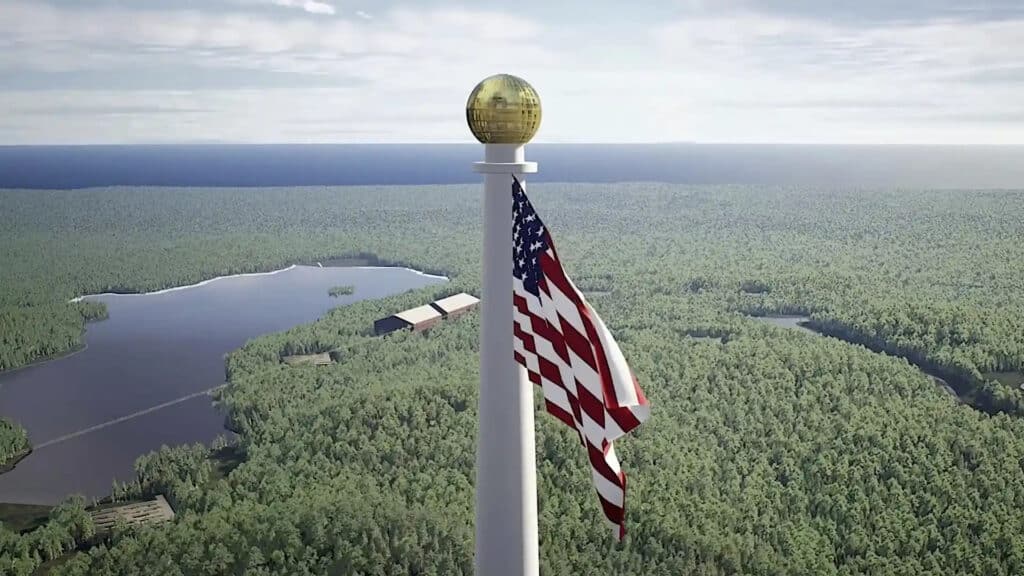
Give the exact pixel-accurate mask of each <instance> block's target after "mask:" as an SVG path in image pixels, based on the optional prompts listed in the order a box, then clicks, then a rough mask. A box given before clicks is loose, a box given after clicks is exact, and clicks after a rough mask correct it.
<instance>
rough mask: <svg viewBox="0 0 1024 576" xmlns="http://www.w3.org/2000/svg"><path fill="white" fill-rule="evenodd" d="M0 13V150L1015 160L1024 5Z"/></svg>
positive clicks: (287, 3) (88, 5) (290, 0)
mask: <svg viewBox="0 0 1024 576" xmlns="http://www.w3.org/2000/svg"><path fill="white" fill-rule="evenodd" d="M633 4H635V5H631V3H626V2H611V1H608V0H591V1H589V2H584V1H577V0H567V1H560V2H550V1H546V2H539V1H535V0H523V1H521V2H519V3H517V4H516V5H514V7H510V6H509V4H508V3H501V2H493V1H487V0H483V1H477V2H472V3H458V2H447V1H416V2H408V1H398V2H392V1H374V0H134V1H132V0H0V110H3V111H4V112H3V114H0V144H86V143H192V142H194V143H210V142H243V143H244V142H260V143H268V142H273V143H279V142H280V143H285V142H471V141H472V137H471V135H470V134H469V131H468V129H467V128H466V126H465V120H464V116H463V107H464V105H465V100H466V97H467V95H468V93H469V91H470V90H471V89H472V87H473V85H474V84H475V83H476V82H477V81H479V80H480V79H481V78H483V77H485V76H488V75H490V74H493V73H497V72H509V73H512V74H516V75H519V76H522V77H523V78H526V79H527V80H528V81H530V82H531V83H532V84H533V85H534V86H535V87H536V88H537V90H538V92H539V93H540V96H541V100H542V103H543V106H544V121H543V124H542V126H541V130H540V133H539V134H538V136H537V138H536V141H538V142H673V141H696V142H787V143H865V144H868V143H870V144H886V143H892V144H1024V2H1020V1H1018V0H1005V1H1004V0H991V1H984V2H972V1H971V0H967V1H966V2H958V1H955V0H933V1H926V0H907V1H902V2H888V1H884V0H863V1H860V2H844V3H842V5H841V6H835V5H833V4H838V3H837V2H816V1H812V0H663V1H659V2H643V3H640V2H638V3H633Z"/></svg>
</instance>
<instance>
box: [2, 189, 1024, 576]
mask: <svg viewBox="0 0 1024 576" xmlns="http://www.w3.org/2000/svg"><path fill="white" fill-rule="evenodd" d="M528 192H529V193H530V195H531V198H532V199H533V202H534V204H535V206H536V207H537V209H538V211H539V212H540V213H541V215H542V217H543V218H544V219H545V223H546V224H547V225H548V226H549V228H550V229H551V230H552V233H553V234H554V236H555V240H556V242H557V243H558V247H559V254H560V256H561V258H562V260H563V261H564V263H565V265H566V267H567V269H568V272H569V273H570V275H572V277H573V278H574V280H575V281H576V283H577V285H578V286H579V287H580V289H581V290H583V291H585V292H590V293H593V294H594V296H593V297H592V298H591V299H592V302H593V304H594V306H595V307H596V308H597V310H598V311H599V312H600V314H601V316H602V318H603V319H604V320H605V322H606V323H607V324H608V326H609V328H610V329H611V330H612V331H613V333H614V334H615V335H616V338H617V339H618V341H619V343H620V345H621V347H622V349H623V352H624V354H625V355H626V357H627V359H628V360H629V361H630V364H631V366H632V368H633V370H634V371H635V372H636V375H637V378H638V379H639V381H640V383H641V385H642V386H643V387H644V390H645V392H646V393H647V396H648V397H649V399H650V401H651V403H652V406H653V416H652V417H651V420H650V421H649V422H647V423H646V424H644V426H642V427H641V428H640V429H638V430H637V431H636V432H635V433H633V434H631V435H630V436H629V437H627V438H625V439H623V440H622V441H620V442H619V443H617V445H616V450H617V452H618V453H619V455H620V458H621V460H622V463H623V466H624V468H625V469H626V470H627V472H628V474H629V475H630V476H629V480H630V484H629V486H630V488H629V490H630V492H629V498H630V506H629V517H628V528H629V534H628V536H627V538H626V540H625V542H623V543H621V544H615V543H614V542H613V541H612V540H611V539H610V537H609V535H608V534H607V531H606V530H605V528H604V526H603V525H602V524H601V521H600V511H599V510H598V509H597V503H596V499H595V498H594V496H593V488H592V487H591V485H590V478H589V472H588V469H587V462H586V457H585V455H584V454H583V453H581V451H580V448H579V444H578V441H577V440H576V439H575V438H574V437H573V435H572V433H571V431H569V430H567V429H566V428H565V427H564V426H563V425H561V424H560V423H558V422H556V421H555V420H554V419H552V418H550V417H548V416H546V415H543V414H538V417H537V426H538V429H537V456H538V491H539V497H540V501H539V506H540V532H541V545H540V549H541V562H542V572H543V573H544V574H650V575H665V576H668V575H676V574H699V575H731V574H755V575H803V574H834V575H843V576H845V575H854V574H882V575H889V574H892V575H911V574H913V575H936V576H937V575H946V574H978V575H989V574H1007V575H1010V574H1021V573H1024V421H1022V419H1021V416H1022V415H1024V413H1022V411H1021V409H1020V406H1021V401H1022V399H1021V392H1020V390H1018V389H1016V388H1014V387H1013V386H1011V385H1009V384H1007V383H1006V382H1002V381H1000V380H999V379H996V378H994V377H992V376H991V375H992V374H993V373H995V372H999V373H1014V372H1017V373H1019V372H1021V371H1022V369H1024V227H1022V226H1021V225H1020V222H1021V221H1022V220H1024V194H1021V193H1020V192H1017V191H971V190H945V191H939V190H860V189H857V190H854V189H828V190H825V189H803V188H761V187H720V186H719V187H700V186H679V185H667V184H657V183H632V184H602V185H596V184H545V185H535V186H533V185H531V186H529V187H528ZM480 210H481V202H480V198H479V187H478V186H411V187H345V188H301V189H244V190H240V189H145V188H131V189H129V188H113V189H96V190H80V191H45V192H40V191H31V192H29V191H0V243H2V244H3V245H4V246H11V247H13V249H11V250H6V251H3V252H0V270H3V274H4V278H3V280H4V282H3V283H2V285H0V286H2V288H0V322H2V323H3V324H2V327H3V332H2V334H3V337H2V338H3V341H2V342H0V362H3V364H2V365H3V366H4V367H6V368H9V367H13V366H18V365H22V364H25V363H27V362H32V361H36V360H39V359H41V358H43V357H46V356H49V355H52V354H56V353H60V352H61V351H67V350H70V349H73V348H74V347H75V346H79V345H81V343H82V342H81V329H82V326H83V323H84V322H86V321H88V320H90V319H96V318H102V316H103V314H104V311H103V310H102V309H96V308H94V307H83V306H82V305H81V304H77V303H69V301H70V300H71V299H73V298H75V297H76V296H78V295H81V294H85V293H96V292H108V291H114V292H129V291H143V290H153V289H160V288H166V287H170V286H175V285H182V284H190V283H194V282H197V281H199V280H202V279H205V278H210V277H213V276H217V275H222V274H229V273H238V272H251V271H262V270H269V269H274V268H279V267H282V266H284V265H287V264H290V263H293V262H308V261H316V260H323V261H325V262H326V261H328V260H330V259H334V258H344V257H349V256H366V255H374V256H375V257H377V258H378V259H379V261H381V262H389V263H399V264H403V265H408V266H411V267H413V268H418V269H420V270H424V271H427V272H435V273H443V274H446V275H448V276H450V277H451V278H452V281H451V282H450V283H449V284H445V285H440V286H436V287H432V288H427V289H424V290H420V291H416V292H411V293H406V294H401V295H397V296H393V297H390V298H386V299H382V300H365V301H361V302H358V303H355V304H352V305H347V306H339V307H337V308H335V309H333V310H332V311H331V312H330V313H329V314H327V315H325V316H324V317H323V318H321V319H320V320H319V321H317V322H315V323H312V324H309V325H303V326H297V327H294V328H292V329H290V330H287V331H285V332H282V333H277V334H271V335H266V336H263V337H260V338H257V339H254V340H252V341H250V342H249V343H248V344H246V345H245V346H244V347H243V348H241V349H239V350H237V351H236V352H234V353H232V354H231V355H229V357H228V358H227V359H226V372H227V375H228V378H229V385H228V386H227V387H226V388H224V389H223V390H221V391H220V392H219V393H218V395H217V402H218V403H219V404H220V405H221V406H222V408H223V410H224V411H225V413H226V415H227V418H228V420H229V422H230V427H231V428H232V429H233V430H235V431H236V432H237V433H238V437H237V440H235V441H233V443H232V444H230V445H227V446H226V445H225V444H224V442H218V443H216V444H215V445H214V446H202V445H195V446H181V447H166V448H164V449H162V450H160V451H157V452H154V453H152V454H148V455H144V456H142V457H140V458H139V460H138V462H137V463H136V472H137V475H136V478H135V479H132V480H130V481H128V482H124V483H121V484H118V485H117V486H115V487H114V488H113V490H112V495H113V497H114V498H115V499H131V498H136V497H140V496H149V495H152V494H155V493H160V494H164V495H166V496H167V499H168V501H169V502H170V503H171V504H172V506H173V507H174V509H175V511H176V513H177V519H176V520H175V521H174V522H172V523H169V524H165V525H157V526H151V527H145V528H136V529H125V530H119V531H115V533H114V534H113V535H112V536H111V537H110V538H108V539H106V540H104V541H103V542H101V543H99V544H96V545H92V543H91V542H90V539H91V534H89V531H90V529H91V526H90V525H89V524H88V522H87V521H85V520H82V519H81V514H80V513H79V511H80V510H81V509H82V506H83V503H82V502H80V501H79V500H75V499H71V500H69V501H68V502H66V503H65V504H63V505H62V507H61V508H60V509H59V510H57V511H55V512H54V513H53V514H51V516H50V519H49V520H48V521H47V522H46V523H45V524H43V525H42V526H40V527H37V528H34V529H30V530H26V531H24V532H22V531H20V530H17V529H16V528H17V527H9V526H6V525H3V526H0V573H11V574H18V575H24V574H31V573H32V571H33V570H34V569H35V568H36V567H37V566H38V565H39V564H41V563H42V562H44V561H47V560H50V559H51V558H54V557H57V556H60V557H61V562H60V563H58V564H54V565H51V566H50V567H49V573H52V574H63V575H85V574H99V575H108V574H109V575H133V574H139V575H142V574H146V575H149V574H167V575H186V574H187V575H192V574H204V575H205V574H209V575H215V574H285V573H287V574H325V575H326V574H352V575H356V574H382V575H383V574H437V575H441V574H471V573H472V554H473V482H474V478H473V470H474V450H475V448H474V446H475V435H476V388H477V385H478V371H477V370H478V355H477V353H478V348H477V338H478V328H479V317H478V315H477V314H476V313H472V314H469V315H467V316H465V317H463V318H460V319H458V320H456V321H453V322H447V323H443V324H441V325H439V326H438V327H436V328H434V329H431V330H430V331H428V332H426V333H423V334H412V333H396V334H394V335H391V336H388V337H386V338H376V337H374V336H373V335H372V323H373V320H375V319H377V318H379V317H381V316H382V315H386V314H388V313H390V312H391V311H393V310H396V309H403V307H408V306H412V305H417V304H420V303H422V302H424V301H427V300H429V299H432V298H435V297H438V296H444V295H447V294H450V293H453V292H457V291H463V290H464V291H467V292H470V293H478V290H479V281H480V268H479V246H480V227H479V222H480ZM771 314H800V315H807V316H809V317H811V319H812V323H813V324H814V325H815V327H816V328H819V329H821V330H822V331H823V332H825V333H832V334H835V335H837V336H842V337H843V338H844V339H847V340H851V341H854V342H860V343H862V344H864V345H863V346H861V345H856V344H851V343H848V342H844V341H843V340H840V339H837V338H822V337H816V336H809V335H806V334H802V333H799V332H796V331H789V330H785V329H782V328H777V327H773V326H767V325H764V324H762V323H758V322H755V321H753V320H751V319H750V318H749V317H748V316H749V315H771ZM322 350H332V351H336V353H337V357H338V358H339V359H340V361H338V362H337V363H336V364H332V365H330V366H322V367H313V366H301V367H288V366H284V365H282V364H281V363H280V358H281V356H282V355H283V354H285V353H288V354H295V353H299V354H301V353H312V352H319V351H322ZM908 360H909V361H908ZM911 362H913V364H912V363H911ZM914 364H918V365H922V366H928V367H929V368H938V369H941V370H946V371H948V373H950V374H955V375H956V376H957V377H958V378H959V380H957V382H958V383H959V385H960V386H961V387H963V388H964V389H963V390H958V392H961V393H962V395H963V396H965V397H966V399H967V400H968V402H969V403H967V404H963V403H958V402H957V401H956V400H955V399H953V398H951V397H950V396H949V395H947V394H945V393H944V392H942V391H941V390H940V389H939V388H938V387H936V386H935V384H934V383H933V382H932V380H931V379H930V378H928V377H927V376H925V375H924V374H923V373H922V372H921V371H920V370H919V369H918V368H917V367H915V366H914ZM4 416H7V417H9V418H10V417H13V418H15V419H16V415H4ZM227 452H229V453H230V454H231V455H232V457H231V458H225V457H224V455H225V453H227ZM84 543H89V545H84ZM76 548H80V549H79V550H78V551H77V552H71V551H72V550H74V549H76ZM69 552H71V553H69Z"/></svg>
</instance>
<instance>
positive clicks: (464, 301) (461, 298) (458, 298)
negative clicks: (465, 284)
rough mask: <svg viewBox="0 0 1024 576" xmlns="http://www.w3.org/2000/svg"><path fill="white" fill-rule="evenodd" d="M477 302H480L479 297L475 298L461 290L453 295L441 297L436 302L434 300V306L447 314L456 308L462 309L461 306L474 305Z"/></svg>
mask: <svg viewBox="0 0 1024 576" xmlns="http://www.w3.org/2000/svg"><path fill="white" fill-rule="evenodd" d="M478 302H480V299H479V298H477V297H476V296H472V295H470V294H466V293H465V292H461V293H459V294H456V295H454V296H449V297H447V298H441V299H440V300H438V301H437V302H434V306H437V307H438V308H440V309H441V310H444V312H445V313H446V314H447V313H448V312H455V311H456V310H462V309H463V308H468V307H470V306H474V305H476V304H477V303H478Z"/></svg>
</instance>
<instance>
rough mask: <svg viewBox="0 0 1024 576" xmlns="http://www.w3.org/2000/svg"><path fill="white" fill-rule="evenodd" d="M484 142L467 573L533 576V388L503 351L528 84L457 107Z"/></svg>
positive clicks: (481, 90) (482, 91) (532, 108)
mask: <svg viewBox="0 0 1024 576" xmlns="http://www.w3.org/2000/svg"><path fill="white" fill-rule="evenodd" d="M466 118H467V120H468V122H469V125H470V129H471V130H472V131H473V134H474V135H476V137H477V139H478V140H480V142H482V143H483V144H484V161H483V162H476V163H475V164H474V170H475V171H476V172H478V173H482V174H483V175H484V209H483V212H484V213H483V217H484V246H483V255H482V256H483V290H482V294H481V298H480V301H481V302H480V304H481V314H482V315H481V320H480V322H481V326H480V401H479V424H478V433H477V455H476V555H475V561H474V565H475V571H476V574H477V576H537V575H538V574H539V551H538V543H537V469H536V462H537V457H536V443H535V435H534V419H533V413H534V407H533V390H532V386H531V385H530V382H529V381H528V380H527V379H526V377H525V372H524V370H523V369H522V367H520V366H519V365H518V364H517V363H516V362H515V359H514V357H513V342H514V341H513V332H512V330H513V316H512V313H513V308H512V178H513V175H515V176H516V177H520V175H522V174H531V173H535V172H536V171H537V164H536V163H535V162H526V161H525V152H524V144H525V143H526V142H528V141H529V140H530V138H531V137H532V136H533V134H534V133H535V132H536V130H537V127H538V126H539V124H540V100H539V99H538V98H537V93H536V92H535V91H534V90H533V88H532V87H531V86H530V85H529V84H527V83H526V82H524V81H523V80H521V79H519V78H516V77H514V76H509V75H504V74H501V75H497V76H492V77H490V78H487V79H485V80H484V81H482V82H481V83H480V84H478V85H477V87H476V88H475V89H474V90H473V92H472V93H471V95H470V98H469V102H468V103H467V105H466Z"/></svg>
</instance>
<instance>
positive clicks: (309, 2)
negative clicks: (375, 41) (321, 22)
mask: <svg viewBox="0 0 1024 576" xmlns="http://www.w3.org/2000/svg"><path fill="white" fill-rule="evenodd" d="M234 2H235V3H236V4H250V5H259V4H264V5H273V6H281V7H283V8H297V9H300V10H304V11H306V12H308V13H310V14H323V15H327V16H333V15H334V14H335V12H336V11H335V9H334V6H332V5H330V4H328V3H326V2H318V1H317V0H234Z"/></svg>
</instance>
